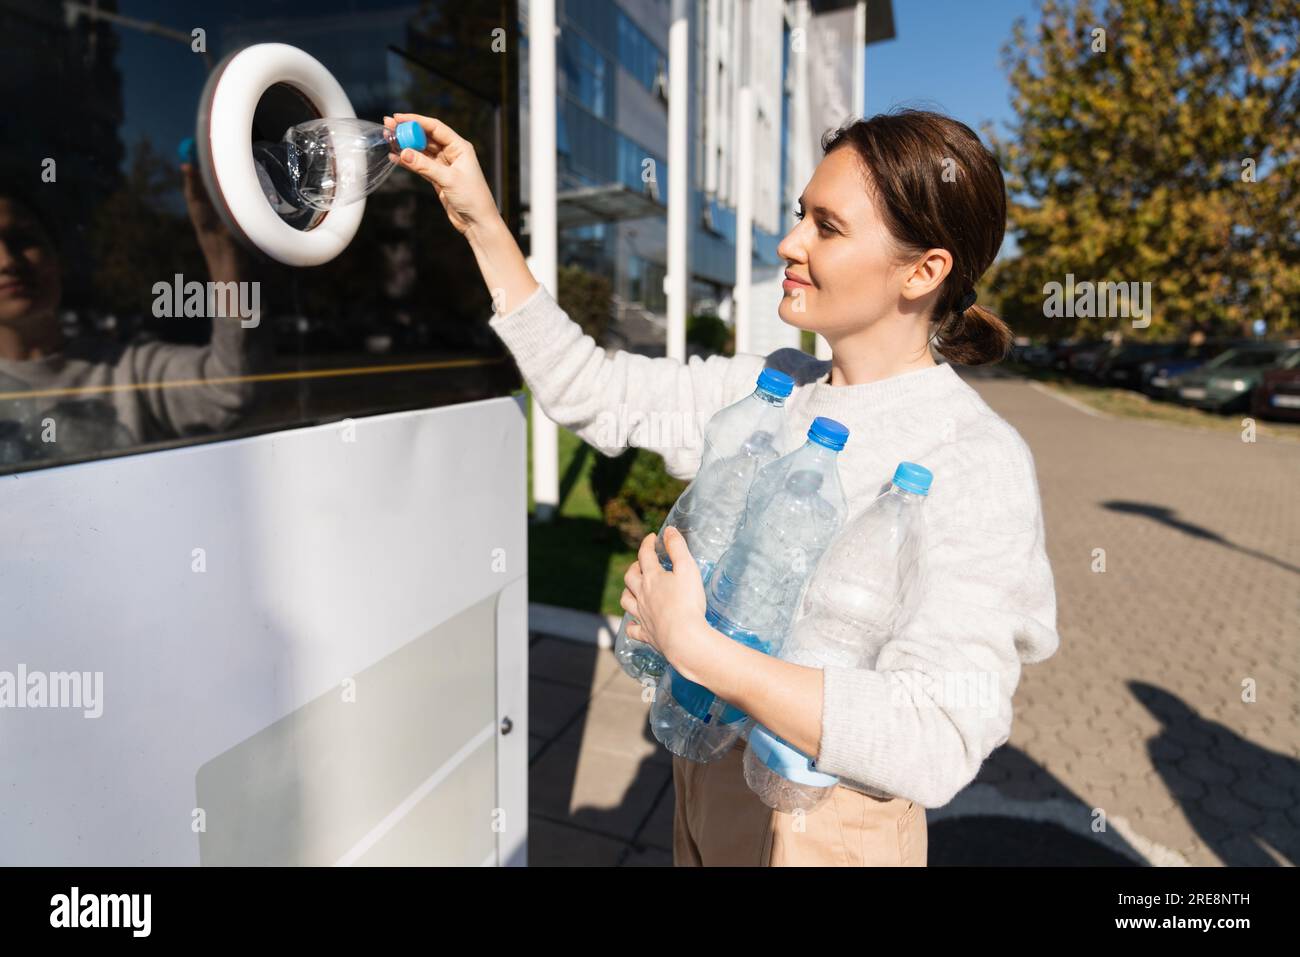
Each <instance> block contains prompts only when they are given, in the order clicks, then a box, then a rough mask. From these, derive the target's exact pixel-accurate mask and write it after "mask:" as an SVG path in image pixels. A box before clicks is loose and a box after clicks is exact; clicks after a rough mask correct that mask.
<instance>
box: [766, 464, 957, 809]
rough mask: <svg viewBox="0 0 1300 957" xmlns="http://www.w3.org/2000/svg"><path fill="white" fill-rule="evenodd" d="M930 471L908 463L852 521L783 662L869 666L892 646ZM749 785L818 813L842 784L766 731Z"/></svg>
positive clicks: (770, 798)
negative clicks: (890, 642) (885, 490)
mask: <svg viewBox="0 0 1300 957" xmlns="http://www.w3.org/2000/svg"><path fill="white" fill-rule="evenodd" d="M932 478H933V476H932V475H931V474H930V470H929V469H926V468H924V467H923V466H920V465H915V464H913V463H911V462H902V463H900V464H899V466H898V468H897V469H896V470H895V471H894V480H893V483H892V484H891V485H890V487H889V490H888V491H887V492H885V493H884V494H882V495H880V496H878V497H877V498H876V499H875V500H874V501H873V502H872V503H871V504H870V505H868V506H867V507H866V509H864V510H863V511H862V513H861V514H860V515H858V516H857V517H856V518H855V519H853V520H852V521H851V522H849V524H848V525H847V526H845V528H844V530H843V531H842V532H841V533H840V534H839V535H838V536H837V537H836V539H835V541H833V542H832V543H831V546H830V548H828V549H827V550H826V554H825V555H824V556H823V557H822V561H821V565H820V566H819V567H818V572H817V575H816V577H815V578H814V579H812V580H811V581H810V582H809V583H808V587H807V589H806V591H805V593H804V596H803V604H802V608H801V609H800V614H799V618H798V619H797V620H796V621H795V623H794V626H793V628H792V629H791V634H790V637H789V638H788V639H787V640H786V642H785V646H784V648H782V650H781V657H782V658H784V659H785V660H786V661H792V662H794V663H796V664H801V665H808V666H809V667H812V668H826V667H844V668H854V667H865V666H867V665H868V664H869V663H874V661H875V657H876V654H877V653H878V652H879V650H880V648H881V647H882V646H883V645H884V644H885V642H887V641H888V640H889V637H890V634H891V633H892V631H893V628H894V625H895V623H896V621H897V619H898V614H899V610H900V608H901V606H902V602H903V600H904V595H905V589H906V588H907V586H908V585H909V584H910V583H911V582H912V581H913V579H914V577H915V575H916V570H917V568H918V565H917V558H918V556H919V554H920V551H921V548H922V545H921V534H922V528H923V525H922V521H921V506H922V504H923V503H924V502H925V497H926V495H928V494H929V491H930V483H931V480H932ZM744 768H745V781H746V783H747V784H749V786H750V789H751V790H753V791H754V793H755V794H757V795H758V796H759V797H760V798H761V799H762V801H763V803H764V804H766V805H767V806H768V807H770V808H774V809H775V810H778V811H784V812H786V813H789V812H791V811H795V810H804V811H811V810H812V809H813V808H815V807H817V806H818V805H819V804H821V803H822V801H824V800H826V798H827V797H829V796H830V793H831V791H832V790H833V789H834V788H835V785H836V783H837V782H838V780H839V779H838V778H836V777H835V776H834V775H830V774H825V773H823V772H822V771H819V770H817V763H816V761H815V760H814V759H813V758H810V757H808V756H807V755H805V754H803V753H802V752H801V751H798V750H796V749H795V748H793V747H791V746H790V744H788V743H787V742H786V741H785V740H783V739H782V738H779V737H777V736H776V735H775V734H773V733H772V732H771V731H769V730H767V728H765V727H763V726H762V725H756V726H755V727H754V728H753V729H752V730H751V731H750V734H749V746H748V747H747V748H746V750H745V760H744Z"/></svg>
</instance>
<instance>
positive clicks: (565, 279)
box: [556, 266, 613, 345]
mask: <svg viewBox="0 0 1300 957" xmlns="http://www.w3.org/2000/svg"><path fill="white" fill-rule="evenodd" d="M556 280H557V282H558V283H559V287H560V296H559V300H558V302H559V305H560V308H561V309H563V310H564V311H565V312H567V313H568V314H569V318H570V319H572V320H573V321H574V322H576V323H577V324H578V325H579V326H581V327H582V331H583V332H585V333H586V334H587V335H589V336H591V338H593V339H595V340H596V344H597V345H600V344H602V343H603V342H604V339H605V330H606V329H608V328H609V322H610V316H611V312H612V310H613V299H612V297H613V286H612V285H611V284H610V281H609V280H608V279H607V278H605V277H604V276H598V275H596V274H595V273H590V272H587V270H585V269H583V268H582V267H581V266H561V267H560V268H559V270H558V271H557V272H556Z"/></svg>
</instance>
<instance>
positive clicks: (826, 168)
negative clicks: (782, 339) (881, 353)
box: [776, 148, 904, 345]
mask: <svg viewBox="0 0 1300 957" xmlns="http://www.w3.org/2000/svg"><path fill="white" fill-rule="evenodd" d="M865 176H866V173H865V170H864V169H863V167H862V165H861V163H860V162H859V160H858V159H857V157H856V155H855V154H854V153H853V151H852V150H851V149H848V148H840V149H835V150H832V151H831V152H830V153H828V154H827V155H826V156H824V157H822V161H821V162H820V163H818V164H817V169H816V170H815V171H814V172H813V177H812V179H811V180H809V182H808V185H807V186H806V187H805V188H804V191H803V196H802V197H801V198H800V209H802V210H803V213H804V215H803V218H802V219H801V220H800V221H799V222H797V223H796V224H795V227H794V229H792V230H790V233H789V234H788V235H787V236H786V237H785V238H784V239H783V240H781V245H779V246H778V247H777V249H776V251H777V255H778V256H780V257H781V258H782V259H784V260H785V261H786V263H787V270H786V274H787V276H793V277H794V278H796V279H799V280H803V282H804V283H806V284H798V285H796V284H794V283H791V282H789V281H786V282H785V283H784V286H783V288H784V289H785V295H784V296H783V297H782V299H781V306H780V309H779V310H778V312H779V315H780V316H781V319H782V321H784V322H787V323H789V324H790V325H792V326H795V327H797V328H799V329H809V330H812V331H813V332H818V333H821V334H822V335H823V336H825V337H826V339H827V341H829V342H830V343H831V344H832V345H833V344H834V343H835V342H836V341H837V340H839V339H841V338H843V337H844V336H845V335H846V334H848V333H852V332H857V331H860V330H861V329H863V328H865V327H866V326H869V325H871V324H872V323H874V322H875V321H876V320H877V319H879V318H880V317H881V316H882V315H885V314H886V313H887V312H889V311H890V310H891V309H893V308H895V307H896V305H897V303H898V296H899V290H900V288H901V286H902V282H903V278H904V271H903V269H902V264H901V263H899V262H898V251H897V248H896V246H895V244H894V241H893V239H892V238H891V237H890V235H889V231H888V230H887V229H886V228H885V224H884V222H882V221H881V219H880V216H879V214H878V213H877V212H876V208H875V204H874V203H873V202H872V200H871V197H870V195H868V193H867V190H866V188H865V182H866V181H865Z"/></svg>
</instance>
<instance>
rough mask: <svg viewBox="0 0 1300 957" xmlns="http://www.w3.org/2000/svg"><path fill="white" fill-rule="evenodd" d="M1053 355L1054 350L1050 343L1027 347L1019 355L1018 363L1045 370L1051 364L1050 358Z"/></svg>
mask: <svg viewBox="0 0 1300 957" xmlns="http://www.w3.org/2000/svg"><path fill="white" fill-rule="evenodd" d="M1054 353H1055V349H1054V347H1053V346H1052V345H1051V344H1050V343H1048V344H1046V345H1040V346H1028V347H1027V348H1026V349H1025V351H1024V352H1022V353H1021V354H1020V361H1021V362H1023V363H1025V364H1026V365H1031V366H1035V367H1037V368H1040V369H1045V368H1047V367H1048V366H1049V365H1051V364H1052V356H1053V354H1054Z"/></svg>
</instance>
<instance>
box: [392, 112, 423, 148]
mask: <svg viewBox="0 0 1300 957" xmlns="http://www.w3.org/2000/svg"><path fill="white" fill-rule="evenodd" d="M397 145H398V146H399V147H401V148H402V149H404V150H405V149H412V150H420V151H421V152H423V150H424V148H425V147H426V146H428V145H429V141H428V140H427V139H426V138H425V136H424V128H423V127H422V126H420V124H419V123H417V122H415V120H407V121H406V122H405V123H398V124H397Z"/></svg>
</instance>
